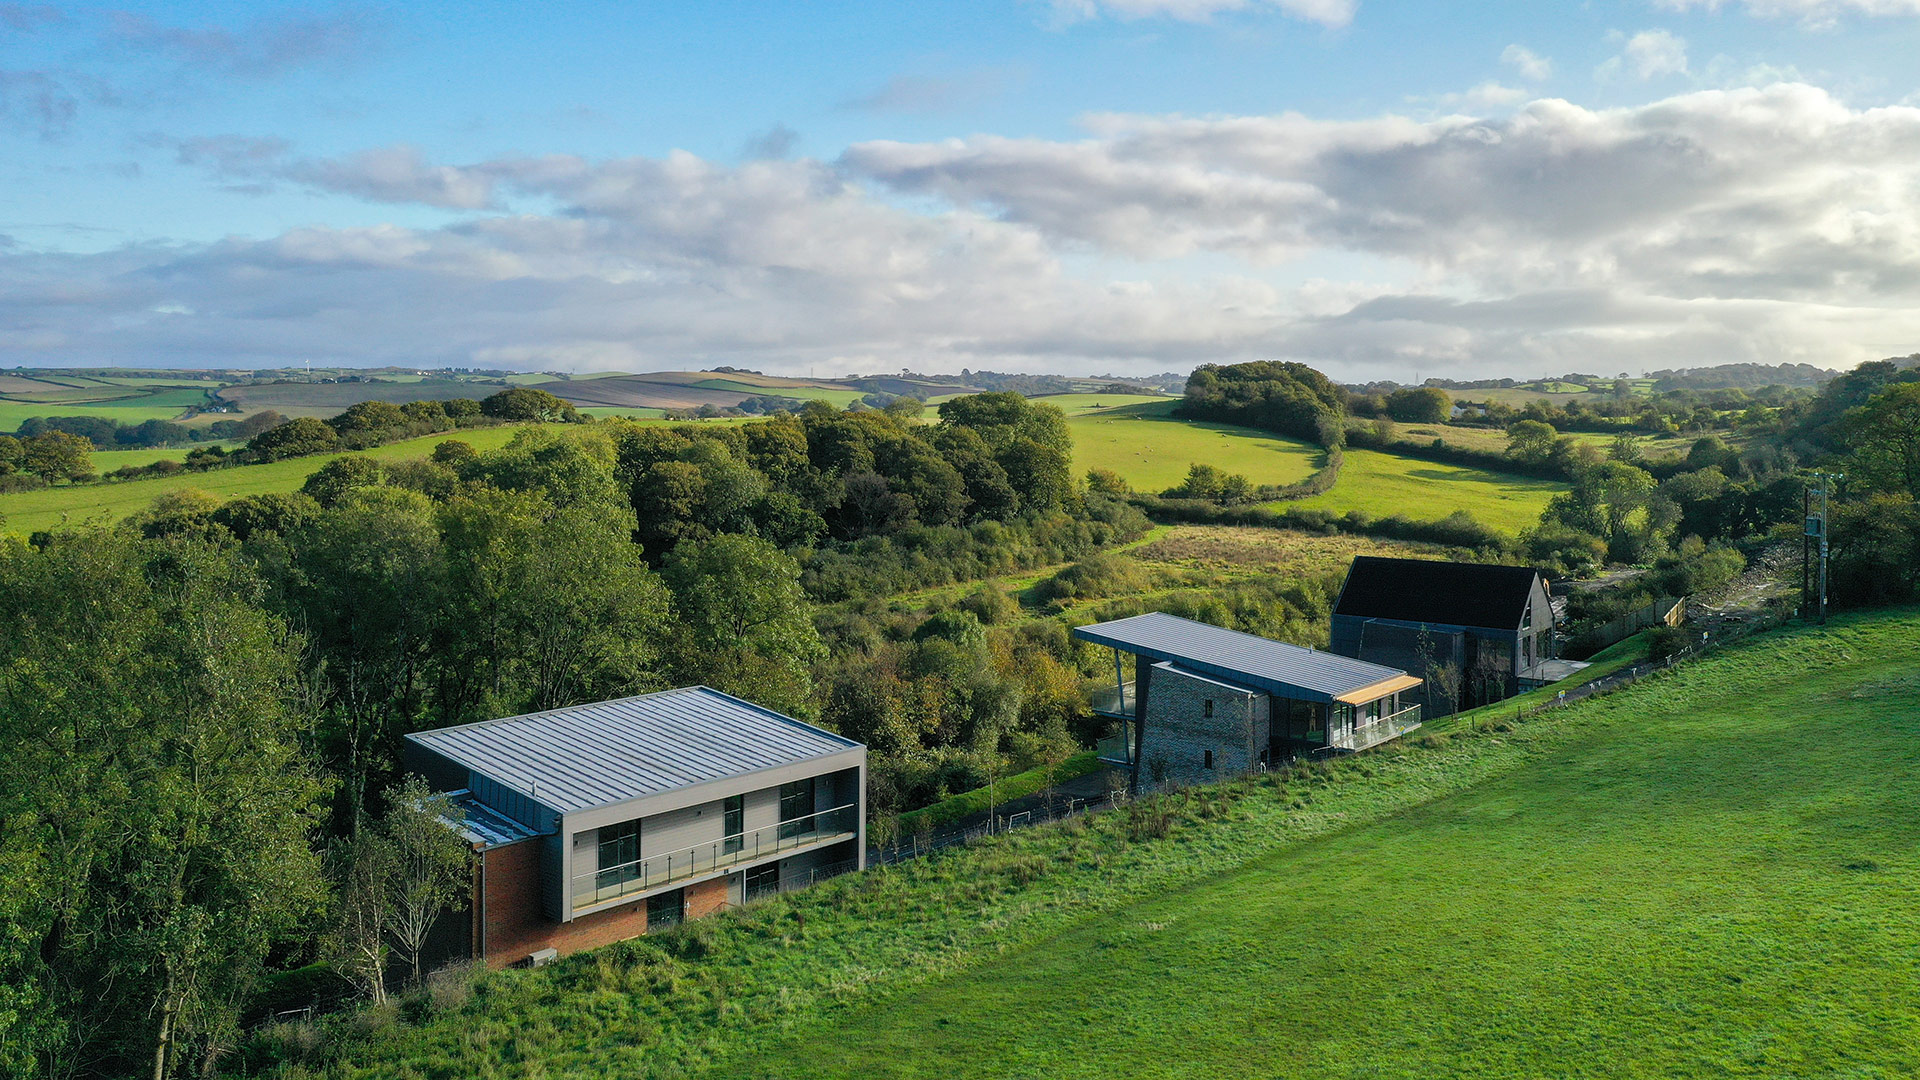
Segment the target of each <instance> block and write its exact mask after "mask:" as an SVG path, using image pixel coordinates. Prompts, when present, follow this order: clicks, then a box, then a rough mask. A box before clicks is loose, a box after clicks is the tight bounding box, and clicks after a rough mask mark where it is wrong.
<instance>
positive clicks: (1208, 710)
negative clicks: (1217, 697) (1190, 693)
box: [1200, 698, 1213, 719]
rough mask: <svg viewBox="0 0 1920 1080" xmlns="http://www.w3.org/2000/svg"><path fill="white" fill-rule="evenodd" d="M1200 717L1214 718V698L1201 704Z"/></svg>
mask: <svg viewBox="0 0 1920 1080" xmlns="http://www.w3.org/2000/svg"><path fill="white" fill-rule="evenodd" d="M1200 715H1201V716H1204V717H1207V718H1208V719H1212V718H1213V699H1212V698H1207V699H1206V700H1205V701H1203V702H1201V703H1200Z"/></svg>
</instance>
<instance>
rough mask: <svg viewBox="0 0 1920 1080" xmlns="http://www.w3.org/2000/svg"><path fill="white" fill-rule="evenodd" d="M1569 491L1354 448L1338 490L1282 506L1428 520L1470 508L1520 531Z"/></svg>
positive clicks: (1488, 519)
mask: <svg viewBox="0 0 1920 1080" xmlns="http://www.w3.org/2000/svg"><path fill="white" fill-rule="evenodd" d="M1567 487H1568V485H1566V484H1563V483H1559V482H1557V481H1553V480H1536V479H1534V478H1532V477H1527V476H1515V475H1513V474H1511V473H1496V472H1488V471H1487V470H1485V469H1470V468H1466V467H1464V466H1460V465H1447V464H1443V463H1441V462H1435V461H1422V460H1420V459H1418V458H1408V457H1399V456H1397V455H1394V454H1386V453H1381V452H1380V451H1377V450H1348V451H1347V461H1346V465H1345V466H1344V467H1343V468H1342V469H1341V470H1340V480H1339V482H1338V483H1336V484H1334V485H1333V490H1331V491H1329V492H1327V493H1325V494H1323V495H1315V496H1313V497H1312V498H1310V499H1301V500H1299V501H1297V502H1288V503H1278V504H1276V505H1278V506H1282V507H1286V506H1298V507H1304V508H1308V509H1317V510H1331V511H1333V512H1335V513H1346V512H1347V511H1349V510H1360V511H1363V512H1365V513H1367V514H1370V515H1372V516H1374V517H1388V516H1390V515H1393V514H1403V515H1405V516H1407V517H1410V518H1414V519H1416V520H1422V521H1427V520H1432V519H1435V518H1443V517H1446V516H1447V515H1448V514H1451V513H1453V512H1454V511H1455V510H1465V511H1467V512H1468V513H1470V514H1472V515H1473V516H1474V518H1475V519H1477V520H1478V521H1479V522H1480V523H1481V524H1482V525H1489V526H1492V527H1493V528H1496V529H1500V530H1503V531H1506V532H1518V531H1520V530H1521V529H1523V528H1525V527H1527V526H1529V525H1532V524H1534V523H1535V522H1537V521H1538V520H1539V519H1540V511H1542V510H1544V509H1546V506H1547V500H1548V499H1551V498H1552V497H1553V496H1554V495H1555V494H1556V493H1558V492H1561V491H1565V490H1567Z"/></svg>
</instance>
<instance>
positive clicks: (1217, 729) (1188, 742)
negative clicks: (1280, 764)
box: [1140, 664, 1267, 785]
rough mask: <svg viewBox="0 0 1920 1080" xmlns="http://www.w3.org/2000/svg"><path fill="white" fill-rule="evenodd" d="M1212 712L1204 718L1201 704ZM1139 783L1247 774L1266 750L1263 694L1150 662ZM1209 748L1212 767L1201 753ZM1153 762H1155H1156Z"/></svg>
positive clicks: (1185, 781)
mask: <svg viewBox="0 0 1920 1080" xmlns="http://www.w3.org/2000/svg"><path fill="white" fill-rule="evenodd" d="M1209 700H1211V701H1212V702H1213V716H1212V717H1211V718H1208V717H1207V716H1206V704H1205V703H1206V702H1207V701H1209ZM1146 713H1147V718H1146V725H1145V730H1144V732H1143V733H1142V745H1141V748H1140V781H1141V783H1142V784H1143V785H1150V784H1152V783H1153V782H1154V780H1155V778H1156V775H1164V777H1165V779H1166V781H1167V782H1169V783H1176V784H1199V783H1206V782H1209V781H1214V780H1221V779H1225V778H1226V777H1229V776H1238V775H1240V774H1241V773H1246V772H1251V771H1252V770H1254V769H1256V768H1258V767H1259V766H1260V764H1261V761H1260V756H1261V754H1262V753H1263V752H1264V751H1265V750H1266V748H1267V696H1266V695H1265V694H1258V693H1254V692H1253V691H1251V690H1246V689H1242V688H1240V687H1237V686H1229V685H1227V684H1225V683H1219V682H1215V681H1213V680H1211V679H1207V678H1203V677H1201V676H1198V675H1194V674H1192V673H1190V672H1186V671H1182V670H1180V669H1179V668H1176V667H1171V666H1168V665H1165V664H1158V665H1155V669H1154V673H1153V685H1152V689H1151V691H1150V692H1149V693H1148V696H1147V701H1146ZM1208 751H1212V752H1213V768H1212V769H1208V768H1206V755H1207V752H1208ZM1156 762H1157V763H1159V764H1157V765H1156Z"/></svg>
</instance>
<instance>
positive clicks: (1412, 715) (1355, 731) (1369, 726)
mask: <svg viewBox="0 0 1920 1080" xmlns="http://www.w3.org/2000/svg"><path fill="white" fill-rule="evenodd" d="M1419 726H1420V706H1418V705H1414V706H1411V707H1409V708H1405V709H1401V710H1400V711H1399V712H1397V713H1393V714H1391V715H1389V716H1383V717H1381V718H1380V719H1378V720H1372V721H1369V722H1367V723H1364V724H1357V725H1355V726H1354V727H1353V728H1352V729H1351V730H1339V729H1336V730H1335V731H1334V733H1333V737H1332V738H1330V739H1329V740H1327V745H1329V746H1332V747H1334V748H1335V749H1339V750H1356V751H1357V750H1365V749H1366V748H1368V747H1369V746H1379V745H1380V744H1381V743H1383V742H1386V741H1387V740H1388V739H1397V738H1399V737H1400V736H1402V735H1405V734H1406V733H1407V732H1409V731H1412V730H1413V729H1414V728H1417V727H1419Z"/></svg>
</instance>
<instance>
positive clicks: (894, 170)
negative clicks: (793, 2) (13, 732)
mask: <svg viewBox="0 0 1920 1080" xmlns="http://www.w3.org/2000/svg"><path fill="white" fill-rule="evenodd" d="M182 152H183V154H184V153H187V152H188V151H187V149H186V147H185V146H184V145H183V147H182ZM192 153H194V154H197V155H198V157H197V158H195V160H198V161H200V162H202V163H203V164H206V165H207V166H208V167H210V168H226V169H229V170H233V171H235V172H236V173H238V174H240V175H242V176H247V175H266V176H269V177H270V178H271V179H272V180H273V181H275V182H281V183H286V182H293V181H292V180H290V179H289V178H290V177H294V176H299V177H302V178H304V179H302V180H301V182H305V183H310V184H316V185H331V187H330V190H339V191H349V192H357V193H359V194H360V195H361V197H363V198H382V199H391V198H402V197H411V198H414V199H416V200H418V201H421V202H427V203H431V204H433V205H439V206H446V205H468V206H473V205H480V204H481V203H482V202H483V201H485V203H486V205H487V207H488V208H487V209H483V210H479V211H476V212H475V213H473V214H472V215H471V216H469V217H468V218H466V219H464V220H462V221H460V222H459V223H457V224H453V225H449V226H446V227H442V228H404V227H400V226H397V225H387V226H380V227H375V228H361V229H339V228H308V229H299V230H294V231H292V232H288V233H286V234H284V235H281V236H277V237H271V238H267V239H261V240H246V239H235V240H230V241H226V242H222V243H218V244H211V245H202V246H142V247H130V248H126V249H121V250H116V251H111V252H107V253H104V254H99V255H72V254H65V255H63V254H50V253H43V252H36V251H33V250H30V249H25V248H21V247H19V246H15V247H11V248H0V352H4V353H6V354H7V355H9V356H11V357H14V358H15V362H26V363H32V362H45V363H64V364H72V363H79V362H87V363H126V362H138V363H149V364H151V363H174V364H205V363H233V364H241V365H262V366H263V365H266V364H278V363H291V362H297V361H299V360H301V359H307V358H312V359H325V360H335V361H342V362H365V363H378V362H399V363H407V364H432V363H449V364H470V363H481V364H513V365H524V366H531V367H540V368H552V367H561V366H579V367H636V366H656V367H667V366H684V365H699V364H710V363H728V362H731V363H743V364H744V365H745V366H750V367H760V368H766V369H772V370H781V371H805V370H807V369H808V368H809V367H814V366H818V368H819V369H820V370H823V371H833V370H846V369H847V368H855V369H864V370H879V369H884V368H898V367H900V366H902V365H909V366H913V367H916V368H918V369H922V370H926V369H958V368H960V367H963V366H968V367H976V368H977V367H996V368H1000V369H1025V370H1042V369H1051V370H1082V371H1084V370H1106V369H1113V370H1134V371H1141V370H1151V371H1161V370H1167V369H1169V368H1174V369H1182V368H1184V367H1186V366H1189V365H1192V364H1197V363H1201V362H1205V361H1211V360H1239V359H1248V358H1253V357H1260V356H1285V357H1291V358H1299V359H1304V360H1307V361H1309V362H1313V363H1316V364H1319V365H1322V366H1324V367H1326V368H1327V369H1329V370H1331V371H1333V372H1335V373H1336V374H1338V375H1340V376H1342V377H1347V378H1363V377H1369V376H1379V377H1393V376H1399V377H1404V376H1405V374H1406V373H1407V371H1408V369H1409V367H1410V366H1411V365H1412V364H1416V363H1417V364H1419V365H1420V366H1421V368H1422V370H1424V371H1427V372H1429V373H1440V372H1442V371H1450V370H1461V371H1465V370H1473V371H1478V372H1496V373H1504V374H1522V373H1528V372H1533V373H1537V372H1538V371H1540V370H1542V369H1546V370H1559V369H1566V368H1578V369H1589V370H1620V369H1622V368H1628V369H1635V370H1637V369H1639V368H1642V367H1668V366H1675V365H1684V364H1698V363H1705V362H1715V361H1725V360H1754V361H1766V362H1780V361H1789V360H1790V361H1807V362H1813V363H1819V364H1823V365H1826V366H1837V365H1844V364H1850V363H1853V362H1856V361H1858V360H1861V359H1867V358H1871V357H1873V356H1877V355H1880V354H1882V353H1887V352H1894V351H1899V352H1906V351H1911V345H1909V346H1889V345H1888V344H1886V343H1890V342H1902V341H1905V342H1909V343H1913V342H1917V341H1920V109H1914V108H1904V107H1886V108H1875V109H1854V108H1850V107H1848V106H1846V105H1845V104H1843V103H1841V102H1839V101H1838V100H1836V99H1835V98H1833V97H1832V96H1831V95H1829V94H1827V93H1826V92H1824V91H1822V90H1820V89H1817V88H1814V87H1809V86H1803V85H1776V86H1771V87H1767V88H1765V89H1743V90H1732V91H1720V90H1715V91H1701V92H1696V93H1690V94H1684V95H1681V96H1677V97H1672V98H1668V99H1666V100H1662V101H1656V102H1653V103H1650V104H1647V105H1643V106H1637V107H1633V108H1619V109H1587V108H1583V107H1580V106H1578V105H1574V104H1572V103H1569V102H1566V101H1562V100H1554V99H1548V100H1540V101H1533V102H1530V103H1527V104H1525V105H1523V106H1521V107H1520V108H1518V109H1517V110H1515V111H1514V112H1513V113H1512V114H1511V115H1506V116H1501V117H1498V118H1491V119H1489V118H1477V117H1474V116H1461V115H1453V116H1446V117H1440V118H1434V119H1427V120H1416V119H1412V118H1408V117H1395V116H1386V117H1379V118H1373V119H1367V120H1361V121H1326V120H1318V119H1314V118H1310V117H1305V116H1300V115H1297V114H1284V115H1278V116H1251V117H1205V118H1198V117H1182V116H1131V115H1129V116H1103V117H1095V118H1092V119H1091V120H1090V121H1089V123H1088V131H1087V133H1086V135H1085V137H1083V138H1080V139H1076V140H1068V141H1056V140H1041V139H1007V138H999V137H991V136H980V137H975V138H969V139H960V140H949V141H943V142H935V143H904V142H873V143H864V144H859V145H856V146H854V147H852V148H851V149H849V150H848V151H847V153H846V154H845V155H844V156H843V157H842V159H841V160H839V161H837V162H831V163H828V162H820V161H813V160H805V159H800V160H772V161H750V162H746V163H744V164H741V165H738V166H733V167H729V166H724V165H721V164H717V163H715V162H711V161H707V160H703V159H701V158H697V157H694V156H692V155H689V154H671V155H668V156H666V157H664V158H630V159H621V160H612V161H588V160H583V159H580V158H575V157H566V156H554V157H543V158H503V159H498V160H493V161H486V162H481V163H477V164H474V165H469V166H441V165H436V164H434V163H432V162H429V161H426V160H424V159H422V158H421V157H420V155H418V154H415V153H413V152H411V151H405V152H401V151H379V152H375V153H373V154H371V155H355V156H351V157H348V158H345V159H340V160H337V161H322V160H316V159H309V158H301V157H298V156H297V155H295V154H293V153H292V152H291V151H289V150H288V149H287V148H285V147H284V146H283V145H282V144H278V143H275V142H273V141H271V140H266V141H253V142H250V141H244V140H225V141H214V142H210V143H207V144H204V145H198V146H196V147H194V149H193V151H192ZM483 193H484V200H483ZM1336 265H1346V266H1362V267H1368V268H1369V269H1364V270H1355V271H1352V272H1351V273H1350V274H1348V275H1346V276H1342V275H1338V274H1336V275H1332V276H1331V277H1329V276H1328V275H1327V274H1325V273H1323V272H1322V271H1323V270H1324V268H1325V267H1327V266H1336Z"/></svg>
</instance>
